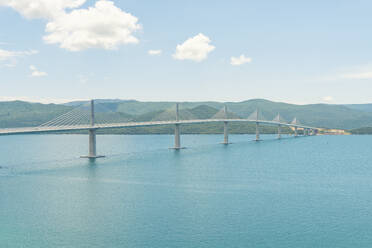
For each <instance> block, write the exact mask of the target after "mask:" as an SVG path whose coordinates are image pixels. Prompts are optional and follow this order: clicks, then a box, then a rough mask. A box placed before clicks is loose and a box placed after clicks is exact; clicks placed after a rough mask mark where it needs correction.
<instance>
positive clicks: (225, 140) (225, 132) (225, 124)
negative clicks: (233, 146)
mask: <svg viewBox="0 0 372 248" xmlns="http://www.w3.org/2000/svg"><path fill="white" fill-rule="evenodd" d="M222 144H224V145H228V144H229V129H228V122H227V121H224V122H223V143H222Z"/></svg>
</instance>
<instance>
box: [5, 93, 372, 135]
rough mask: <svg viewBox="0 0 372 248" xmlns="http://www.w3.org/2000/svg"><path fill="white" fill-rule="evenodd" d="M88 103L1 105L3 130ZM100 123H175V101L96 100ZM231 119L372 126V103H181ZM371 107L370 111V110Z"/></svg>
mask: <svg viewBox="0 0 372 248" xmlns="http://www.w3.org/2000/svg"><path fill="white" fill-rule="evenodd" d="M88 103H89V101H80V102H71V103H67V104H40V103H29V102H22V101H12V102H0V127H2V128H4V127H22V126H37V125H40V124H42V123H44V122H46V121H49V120H50V119H53V118H54V117H57V116H59V115H61V114H63V113H66V112H68V111H70V110H72V109H74V108H76V107H77V106H81V105H84V104H86V105H87V106H86V107H84V108H88V106H89V104H88ZM95 103H96V104H95V109H96V113H97V115H96V117H97V120H100V119H102V120H108V119H109V120H119V121H151V120H174V119H175V105H176V102H140V101H136V100H120V99H109V100H105V99H100V100H95ZM224 105H226V106H227V108H228V113H229V114H228V116H229V118H247V117H248V116H249V115H250V114H251V113H253V112H254V111H255V110H256V109H258V110H259V111H260V112H261V113H262V116H264V117H265V118H266V119H267V120H272V119H273V118H274V117H275V116H276V115H277V114H278V113H280V115H281V117H282V118H283V119H285V120H287V121H288V122H290V121H292V119H293V118H294V117H296V118H297V119H298V120H299V121H300V122H301V123H302V124H306V125H310V126H317V127H327V128H340V129H355V128H361V127H368V126H371V127H372V104H352V105H331V104H310V105H295V104H288V103H283V102H272V101H268V100H264V99H252V100H248V101H243V102H226V103H222V102H182V103H180V117H181V119H208V118H222V117H223V116H224V112H223V110H222V109H223V107H224ZM370 108H371V110H370Z"/></svg>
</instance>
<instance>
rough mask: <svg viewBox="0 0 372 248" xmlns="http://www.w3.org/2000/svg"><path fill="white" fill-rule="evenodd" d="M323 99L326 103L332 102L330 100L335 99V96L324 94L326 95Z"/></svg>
mask: <svg viewBox="0 0 372 248" xmlns="http://www.w3.org/2000/svg"><path fill="white" fill-rule="evenodd" d="M322 101H323V102H326V103H330V102H333V101H334V98H333V96H324V97H322Z"/></svg>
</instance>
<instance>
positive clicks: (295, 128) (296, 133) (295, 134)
mask: <svg viewBox="0 0 372 248" xmlns="http://www.w3.org/2000/svg"><path fill="white" fill-rule="evenodd" d="M294 132H295V133H294V136H295V137H297V135H298V132H297V127H294Z"/></svg>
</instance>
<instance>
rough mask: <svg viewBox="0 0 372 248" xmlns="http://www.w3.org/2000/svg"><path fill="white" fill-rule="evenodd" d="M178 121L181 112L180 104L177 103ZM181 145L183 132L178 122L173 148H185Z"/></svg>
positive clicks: (175, 127) (175, 126) (175, 128)
mask: <svg viewBox="0 0 372 248" xmlns="http://www.w3.org/2000/svg"><path fill="white" fill-rule="evenodd" d="M176 121H177V122H178V121H180V114H179V105H178V103H177V104H176ZM183 148H184V147H181V132H180V124H179V123H176V124H175V125H174V147H173V148H172V149H175V150H179V149H183Z"/></svg>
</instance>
